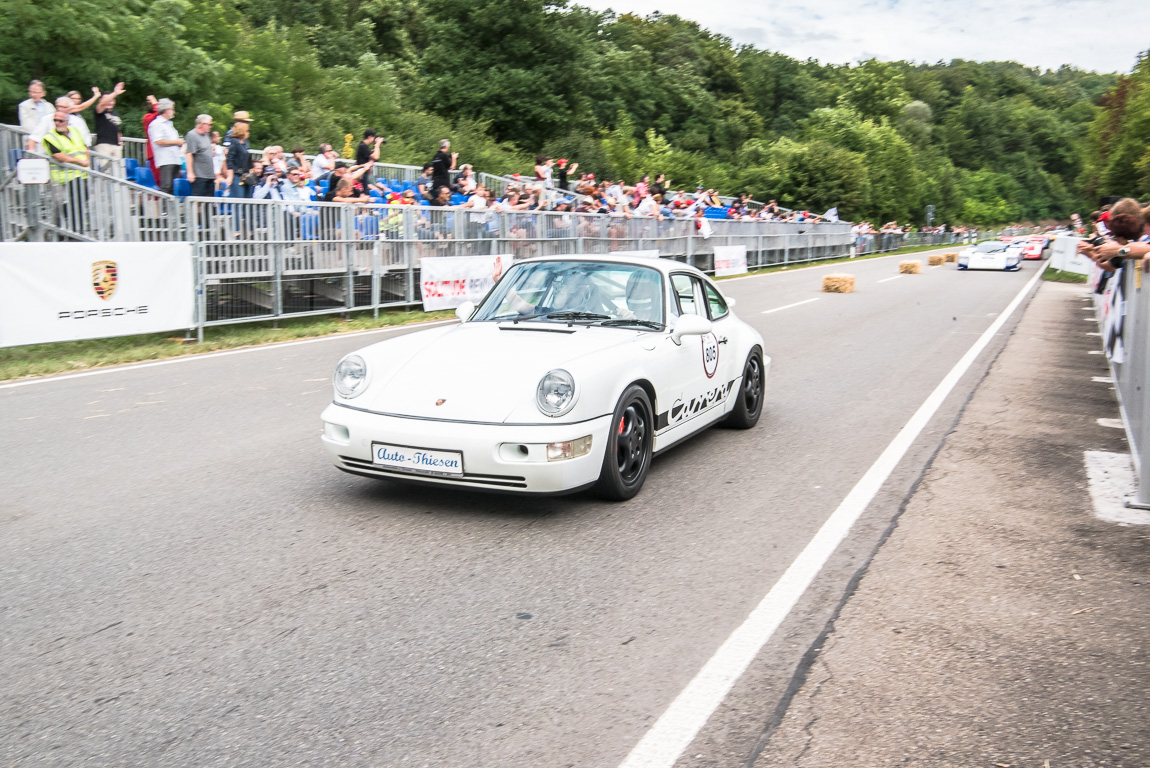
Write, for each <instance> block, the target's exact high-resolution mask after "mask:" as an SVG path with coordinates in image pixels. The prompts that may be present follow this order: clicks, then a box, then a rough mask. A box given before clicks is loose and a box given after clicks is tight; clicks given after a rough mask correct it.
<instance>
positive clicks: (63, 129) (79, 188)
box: [43, 110, 90, 228]
mask: <svg viewBox="0 0 1150 768" xmlns="http://www.w3.org/2000/svg"><path fill="white" fill-rule="evenodd" d="M70 117H71V115H70V114H69V113H68V112H67V111H66V110H60V111H59V112H56V113H55V114H54V115H52V116H51V118H50V119H51V120H52V130H50V131H48V132H47V133H46V134H44V139H43V143H44V149H45V150H46V151H47V152H48V153H49V154H51V155H52V158H53V159H54V160H56V162H58V163H71V164H72V165H79V166H83V167H84V168H88V167H89V166H90V157H89V155H88V147H87V145H86V144H85V143H84V138H83V136H82V135H81V134H80V132H79V131H78V130H76V129H75V128H73V127H72V126H71V121H70V120H69V118H70ZM87 178H88V174H86V173H84V172H83V171H80V170H75V169H73V168H63V167H59V166H57V167H54V168H53V169H52V181H54V182H56V183H57V184H59V185H61V186H63V187H64V193H65V197H64V200H65V205H66V206H67V207H68V211H67V215H68V218H69V219H70V221H71V224H72V226H75V227H81V228H82V227H83V226H84V208H85V199H86V197H87V193H88V189H87V185H86V184H85V183H84V180H85V179H87Z"/></svg>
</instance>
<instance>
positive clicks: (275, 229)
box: [250, 205, 285, 327]
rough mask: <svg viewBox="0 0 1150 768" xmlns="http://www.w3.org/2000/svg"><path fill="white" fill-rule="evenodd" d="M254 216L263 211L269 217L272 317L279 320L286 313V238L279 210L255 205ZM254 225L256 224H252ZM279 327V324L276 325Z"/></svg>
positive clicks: (270, 206) (268, 206) (269, 206)
mask: <svg viewBox="0 0 1150 768" xmlns="http://www.w3.org/2000/svg"><path fill="white" fill-rule="evenodd" d="M250 210H251V212H252V213H253V214H256V213H257V211H260V210H262V211H263V212H264V215H265V216H266V217H267V227H268V237H269V238H271V241H272V243H273V245H272V286H273V290H274V291H275V296H273V297H272V317H273V318H275V319H277V320H278V319H279V317H280V315H282V314H283V311H284V304H283V302H284V290H283V288H284V286H283V282H284V239H285V238H284V236H283V227H282V225H281V222H280V217H279V213H280V210H279V208H276V207H274V206H272V205H255V206H253V207H252V208H251V209H250ZM252 223H253V224H254V222H252ZM274 325H275V326H276V327H279V326H278V324H274Z"/></svg>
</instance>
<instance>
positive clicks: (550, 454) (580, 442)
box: [547, 435, 591, 461]
mask: <svg viewBox="0 0 1150 768" xmlns="http://www.w3.org/2000/svg"><path fill="white" fill-rule="evenodd" d="M590 452H591V435H587V436H586V437H580V438H578V439H577V440H566V441H564V442H561V443H548V444H547V460H548V461H562V460H563V459H575V458H578V457H580V456H586V455H587V454H588V453H590Z"/></svg>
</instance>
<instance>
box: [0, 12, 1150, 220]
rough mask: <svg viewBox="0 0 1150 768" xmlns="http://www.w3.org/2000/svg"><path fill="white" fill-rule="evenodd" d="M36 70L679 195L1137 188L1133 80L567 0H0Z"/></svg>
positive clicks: (941, 203) (2, 24)
mask: <svg viewBox="0 0 1150 768" xmlns="http://www.w3.org/2000/svg"><path fill="white" fill-rule="evenodd" d="M31 78H38V79H41V80H44V81H45V83H46V84H47V86H48V92H49V95H50V96H53V95H55V94H58V93H61V92H63V91H65V90H68V89H72V88H76V89H78V90H80V91H82V92H84V93H85V94H87V93H88V92H89V89H90V87H91V86H93V85H96V86H99V87H101V88H103V89H105V90H107V89H109V88H111V86H112V85H113V83H115V82H116V81H119V80H124V81H126V83H127V93H126V94H125V95H124V96H123V97H121V99H120V108H119V111H120V113H121V115H122V116H123V117H124V118H125V125H126V128H127V130H126V133H127V134H128V135H140V129H139V125H140V123H139V117H140V114H141V111H142V105H143V103H144V97H145V96H146V95H147V94H155V95H156V96H158V97H164V96H166V97H169V98H171V99H173V100H174V101H175V102H176V104H177V108H178V110H179V113H178V114H177V119H176V122H177V126H178V127H179V128H181V129H183V128H188V127H190V126H191V123H192V120H193V118H194V116H195V114H196V113H198V112H208V113H210V114H212V115H213V116H215V117H216V119H217V127H218V128H224V127H226V126H227V118H228V117H229V116H230V115H231V113H232V112H233V111H234V110H237V109H245V110H248V111H249V112H251V113H252V115H253V117H254V120H255V122H254V124H253V126H252V128H253V131H252V133H253V140H252V144H253V146H262V145H264V144H270V143H277V144H283V145H285V146H287V147H289V148H290V147H291V146H292V145H293V144H296V143H299V144H302V145H304V146H305V147H307V148H308V149H309V151H315V146H316V144H317V143H318V142H320V141H329V142H331V143H333V144H334V145H335V146H336V148H337V149H339V148H341V147H342V146H343V144H344V139H343V137H344V136H345V135H346V134H349V133H351V134H355V135H356V139H357V140H358V137H359V135H360V133H361V132H362V131H363V129H364V128H368V127H371V128H375V129H376V130H378V131H380V132H381V133H383V134H385V135H387V136H388V138H389V142H388V144H387V145H386V146H385V147H384V153H383V159H384V160H387V161H391V162H402V163H421V162H424V161H426V160H428V159H429V158H430V156H431V154H432V153H433V152H434V149H435V141H436V140H437V139H439V138H444V137H450V138H452V140H453V143H454V148H455V149H456V150H458V151H459V152H460V156H461V160H460V162H470V163H472V164H474V165H475V167H476V168H477V169H479V170H487V171H491V172H496V173H507V172H526V171H528V170H529V169H530V167H531V165H532V158H533V156H534V155H535V154H536V153H540V152H541V153H545V154H548V155H552V156H555V157H560V156H563V157H567V158H570V159H571V160H573V161H578V162H579V163H580V170H581V171H592V172H594V173H596V175H597V176H598V177H599V178H602V177H604V176H606V177H612V178H614V177H623V178H627V179H629V180H634V179H636V178H637V177H638V175H639V174H641V173H647V172H649V173H654V172H659V171H661V172H664V173H666V174H667V176H668V177H669V179H670V180H671V183H672V184H673V185H675V186H681V187H691V188H693V186H694V184H696V183H702V184H705V185H707V186H713V187H716V188H719V189H720V190H722V191H723V192H725V193H729V194H733V193H736V192H740V191H747V192H750V193H751V194H752V195H753V196H754V197H755V198H756V199H759V200H766V199H770V198H776V199H778V201H779V202H780V203H781V204H784V205H790V206H800V207H804V208H810V209H817V210H820V211H821V210H824V209H826V208H830V207H832V206H837V207H838V208H839V211H840V213H841V214H842V215H843V216H844V217H849V218H852V219H855V220H861V219H869V220H872V221H876V222H882V221H887V220H891V219H897V220H899V221H901V222H910V223H922V221H923V217H924V209H925V207H926V206H927V205H928V204H931V205H934V206H935V208H936V222H946V223H959V222H963V223H971V224H997V223H1003V222H1007V221H1022V220H1032V221H1038V220H1041V219H1049V218H1057V217H1063V216H1066V215H1067V214H1069V213H1070V212H1071V211H1074V210H1089V209H1090V208H1091V207H1093V205H1094V204H1095V203H1096V199H1095V198H1096V197H1097V196H1098V195H1100V194H1111V193H1125V192H1139V191H1141V192H1142V193H1145V192H1146V191H1148V190H1150V185H1148V183H1147V178H1148V176H1150V155H1148V154H1146V147H1147V141H1146V139H1147V131H1150V125H1148V123H1150V71H1148V65H1147V60H1146V58H1145V57H1143V58H1142V60H1141V62H1140V64H1139V65H1138V67H1136V68H1135V71H1134V73H1133V74H1132V75H1130V76H1128V77H1122V78H1120V77H1119V76H1118V75H1115V74H1098V73H1094V72H1085V71H1081V70H1078V69H1074V68H1071V67H1062V68H1060V69H1058V70H1056V71H1040V70H1037V69H1032V68H1028V67H1024V66H1022V65H1020V64H1016V63H1011V62H972V61H961V60H957V61H952V62H950V63H938V64H911V63H906V62H895V63H885V62H879V61H875V60H870V61H864V62H861V63H859V64H857V65H854V66H840V65H826V64H820V63H819V62H817V61H813V60H809V61H798V60H795V59H792V58H789V57H787V56H783V55H781V54H777V53H772V52H770V51H765V50H760V49H757V48H754V47H750V46H741V47H740V46H735V45H733V44H732V42H731V41H730V40H729V39H727V38H725V37H722V36H720V35H715V34H712V33H710V32H708V31H707V30H705V29H702V28H700V27H699V26H698V25H697V24H694V23H692V22H689V21H685V20H683V19H680V18H678V17H675V16H663V15H657V14H656V15H652V16H649V17H647V18H639V17H636V16H633V15H616V14H613V13H599V12H594V11H591V10H588V9H585V8H581V7H579V6H567V5H565V4H564V3H563V0H559V1H558V2H547V1H546V0H486V1H485V2H482V3H476V2H473V1H472V0H69V2H67V3H65V2H63V0H5V2H4V3H3V5H2V6H0V104H3V105H4V107H3V112H4V119H5V120H6V121H8V122H13V121H14V120H15V107H16V103H17V102H19V101H20V100H21V99H23V98H25V97H26V87H27V82H28V80H29V79H31Z"/></svg>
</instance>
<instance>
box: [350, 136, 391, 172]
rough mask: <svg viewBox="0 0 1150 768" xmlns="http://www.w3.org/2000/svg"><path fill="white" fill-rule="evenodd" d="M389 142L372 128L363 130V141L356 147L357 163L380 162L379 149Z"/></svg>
mask: <svg viewBox="0 0 1150 768" xmlns="http://www.w3.org/2000/svg"><path fill="white" fill-rule="evenodd" d="M386 143H387V139H385V138H383V137H382V136H380V135H378V134H377V133H376V132H375V131H373V130H372V129H371V128H368V129H367V130H366V131H364V132H363V141H361V142H360V143H359V146H357V147H356V148H355V164H356V165H367V164H368V163H369V162H373V163H378V162H379V150H380V148H381V147H382V146H383V145H384V144H386Z"/></svg>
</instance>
